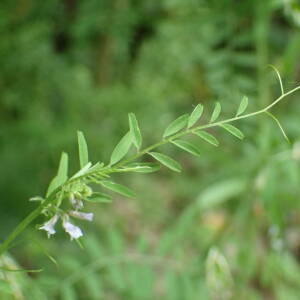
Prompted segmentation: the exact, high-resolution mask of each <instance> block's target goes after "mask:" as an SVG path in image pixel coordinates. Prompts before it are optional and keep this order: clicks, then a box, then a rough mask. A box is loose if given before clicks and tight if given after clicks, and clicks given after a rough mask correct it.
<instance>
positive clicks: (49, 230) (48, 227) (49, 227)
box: [39, 214, 58, 238]
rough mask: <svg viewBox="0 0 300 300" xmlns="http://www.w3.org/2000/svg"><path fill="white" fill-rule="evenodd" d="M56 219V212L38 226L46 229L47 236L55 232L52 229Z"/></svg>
mask: <svg viewBox="0 0 300 300" xmlns="http://www.w3.org/2000/svg"><path fill="white" fill-rule="evenodd" d="M57 220H58V215H57V214H56V215H54V216H53V217H52V218H51V219H50V220H49V221H47V222H46V223H44V225H43V226H41V227H39V229H41V230H45V231H47V235H48V238H49V237H50V236H51V235H52V234H54V233H55V232H56V231H55V229H54V226H55V224H56V222H57Z"/></svg>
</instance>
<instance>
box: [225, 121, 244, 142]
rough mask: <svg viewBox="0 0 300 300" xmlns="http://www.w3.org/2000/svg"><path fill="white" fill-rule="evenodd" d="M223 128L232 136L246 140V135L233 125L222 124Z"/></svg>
mask: <svg viewBox="0 0 300 300" xmlns="http://www.w3.org/2000/svg"><path fill="white" fill-rule="evenodd" d="M221 127H222V128H224V129H225V130H227V131H228V132H230V133H231V134H232V135H234V136H236V137H237V138H239V139H240V140H242V139H243V138H244V134H243V133H242V132H241V131H240V130H239V129H238V128H236V127H235V126H233V125H231V124H222V125H221Z"/></svg>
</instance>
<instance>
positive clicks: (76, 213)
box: [69, 210, 94, 221]
mask: <svg viewBox="0 0 300 300" xmlns="http://www.w3.org/2000/svg"><path fill="white" fill-rule="evenodd" d="M69 215H70V216H72V217H74V218H77V219H81V220H87V221H93V217H94V214H93V213H84V212H80V211H76V210H71V211H69Z"/></svg>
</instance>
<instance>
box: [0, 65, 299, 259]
mask: <svg viewBox="0 0 300 300" xmlns="http://www.w3.org/2000/svg"><path fill="white" fill-rule="evenodd" d="M275 71H276V74H277V76H278V79H279V83H280V88H281V95H280V96H279V97H278V98H277V99H276V100H274V101H273V102H272V103H271V104H269V105H268V106H266V107H265V108H262V109H260V110H258V111H255V112H252V113H247V114H246V113H245V111H246V109H247V106H248V98H247V97H246V96H245V97H243V98H242V100H241V103H240V105H239V107H238V109H237V112H236V114H235V116H234V117H231V118H228V119H225V120H219V117H220V115H221V110H222V108H221V104H220V103H219V102H217V103H216V104H215V107H214V110H213V112H212V114H211V117H210V120H209V122H208V123H207V124H200V125H199V124H198V122H199V121H200V119H201V116H202V114H203V111H204V108H203V105H202V104H198V105H197V106H196V107H195V108H194V110H193V111H192V113H191V114H184V115H182V116H180V117H179V118H177V119H176V120H174V121H173V122H172V123H171V124H170V125H169V126H168V127H167V128H166V129H165V131H164V133H163V137H162V140H161V141H159V142H157V143H155V144H154V145H151V146H148V147H146V148H143V149H142V134H141V131H140V128H139V125H138V121H137V119H136V117H135V115H134V114H133V113H130V114H129V115H128V117H129V131H128V132H127V133H126V134H125V135H124V136H123V137H122V139H121V140H120V142H119V143H118V144H117V145H116V147H115V149H114V150H113V152H112V154H111V157H110V162H109V163H108V164H106V165H105V164H104V163H102V162H96V163H94V164H93V163H92V162H90V160H89V155H88V146H87V142H86V139H85V137H84V134H83V133H82V132H81V131H78V150H79V163H80V170H79V171H78V172H76V173H75V174H74V175H72V176H69V175H68V164H69V159H68V154H67V153H65V152H63V153H62V155H61V159H60V162H59V166H58V171H57V174H56V176H55V177H54V178H53V179H52V181H51V182H50V184H49V187H48V189H47V192H46V195H45V196H44V197H34V198H31V199H30V200H31V201H38V202H39V203H40V204H39V206H38V207H37V208H36V209H35V210H33V211H32V212H31V213H30V214H29V215H28V216H27V217H25V218H24V219H23V221H21V222H20V223H19V224H18V225H17V227H16V228H15V229H14V230H13V232H12V233H11V234H10V235H9V236H8V237H7V238H6V240H5V241H4V242H3V243H2V244H1V245H0V256H1V255H2V254H3V253H4V252H5V251H6V250H8V248H9V247H10V245H11V243H12V242H13V241H14V240H15V238H16V237H17V236H18V235H19V234H20V233H21V232H22V231H23V230H24V229H25V228H26V227H27V226H28V225H29V224H30V223H31V222H32V221H33V220H35V219H36V218H37V217H38V216H39V215H40V214H43V215H44V216H45V222H44V224H42V225H40V226H39V229H40V230H44V231H46V233H47V235H48V237H51V236H52V235H54V234H55V232H56V227H57V226H58V224H59V223H61V224H62V227H63V229H64V230H65V232H66V233H68V234H69V236H70V238H71V240H72V239H75V240H78V239H79V238H80V237H81V236H83V232H82V231H81V229H80V227H78V226H77V225H75V220H76V219H77V220H86V221H92V220H93V213H91V212H86V211H84V203H85V202H94V203H106V202H110V201H111V200H112V199H111V197H110V195H108V194H106V193H105V190H110V191H113V192H116V193H119V194H121V195H123V196H126V197H134V196H135V193H134V191H132V190H131V189H130V188H128V187H126V186H123V185H121V184H119V183H116V182H114V181H113V180H112V179H111V176H112V174H114V173H124V172H137V173H151V172H156V171H158V170H159V168H160V165H163V166H165V167H167V168H169V169H171V170H173V171H175V172H180V171H181V169H182V168H181V165H180V163H178V162H177V161H176V160H174V159H173V158H171V157H169V156H167V155H166V154H163V153H160V152H157V150H156V149H157V148H159V147H160V146H162V145H164V144H167V143H170V144H172V145H174V146H175V147H178V148H180V149H182V150H183V151H186V152H188V153H190V154H192V155H195V156H199V155H200V149H199V148H198V146H197V145H195V144H193V143H191V142H188V141H186V140H184V139H182V138H183V137H184V136H186V135H193V136H195V137H197V138H200V139H202V140H203V141H205V142H207V143H209V144H211V145H213V146H218V145H219V141H218V140H217V138H216V137H215V136H213V135H212V134H211V133H209V132H208V131H207V129H209V128H214V127H220V128H222V129H224V130H226V131H227V132H229V133H230V134H232V135H233V136H235V137H237V138H239V139H241V140H242V139H243V138H244V134H243V133H242V131H241V130H240V129H238V128H237V127H236V126H234V125H233V124H232V123H234V122H236V121H239V120H242V119H246V118H250V117H254V116H257V115H261V114H267V115H269V116H270V117H271V118H272V119H274V120H275V122H276V123H277V124H278V126H279V128H280V130H281V131H282V133H283V135H284V137H285V138H286V139H287V136H286V134H285V132H284V130H283V128H282V126H281V125H280V123H279V121H278V119H277V118H276V117H275V116H274V115H273V114H272V113H271V112H270V110H271V108H273V107H274V106H275V105H276V104H278V103H279V102H280V101H282V100H283V99H284V98H286V97H287V96H289V95H291V94H293V93H295V92H296V91H297V90H299V89H300V86H297V87H295V88H294V89H292V90H289V91H287V92H285V91H284V88H283V84H282V81H281V78H280V75H279V73H278V71H277V70H276V69H275ZM218 120H219V121H218ZM132 146H134V147H135V148H136V153H135V154H134V155H132V156H130V157H126V155H127V153H128V151H129V149H130V148H131V147H132ZM145 155H148V156H151V157H152V158H153V160H154V161H156V162H152V163H148V162H137V160H138V159H139V158H141V157H143V156H145ZM95 184H96V185H99V186H101V187H102V188H103V190H104V192H101V193H99V192H95V191H94V190H93V189H92V185H95ZM65 207H67V208H65Z"/></svg>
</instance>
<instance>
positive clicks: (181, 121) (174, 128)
mask: <svg viewBox="0 0 300 300" xmlns="http://www.w3.org/2000/svg"><path fill="white" fill-rule="evenodd" d="M188 120H189V115H188V114H185V115H183V116H181V117H179V118H177V119H176V120H174V121H173V122H172V123H171V124H170V125H169V126H168V127H167V128H166V130H165V132H164V134H163V137H168V136H170V135H172V134H174V133H177V132H178V131H180V130H181V129H183V128H185V127H186V126H187V123H188Z"/></svg>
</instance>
